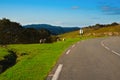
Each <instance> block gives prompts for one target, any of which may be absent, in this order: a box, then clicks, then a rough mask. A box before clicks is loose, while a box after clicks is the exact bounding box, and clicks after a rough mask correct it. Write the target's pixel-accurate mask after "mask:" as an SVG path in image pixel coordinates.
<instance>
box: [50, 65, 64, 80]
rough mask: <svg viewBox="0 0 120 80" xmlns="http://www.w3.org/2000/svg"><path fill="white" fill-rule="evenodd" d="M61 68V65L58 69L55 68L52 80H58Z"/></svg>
mask: <svg viewBox="0 0 120 80" xmlns="http://www.w3.org/2000/svg"><path fill="white" fill-rule="evenodd" d="M62 67H63V64H59V66H58V68H57V70H56V72H55V74H54V76H53V78H52V80H57V79H58V77H59V74H60V72H61V70H62Z"/></svg>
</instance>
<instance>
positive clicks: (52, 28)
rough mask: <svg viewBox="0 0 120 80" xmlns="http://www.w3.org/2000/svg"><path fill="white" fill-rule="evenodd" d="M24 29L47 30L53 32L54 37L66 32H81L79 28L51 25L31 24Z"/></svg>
mask: <svg viewBox="0 0 120 80" xmlns="http://www.w3.org/2000/svg"><path fill="white" fill-rule="evenodd" d="M23 27H24V28H35V29H38V30H39V29H47V30H49V31H50V32H51V34H53V35H59V34H63V33H66V32H71V31H75V30H79V29H80V28H79V27H62V26H53V25H50V24H30V25H24V26H23Z"/></svg>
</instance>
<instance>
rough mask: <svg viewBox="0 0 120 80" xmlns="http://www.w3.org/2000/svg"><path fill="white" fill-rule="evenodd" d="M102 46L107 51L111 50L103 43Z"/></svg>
mask: <svg viewBox="0 0 120 80" xmlns="http://www.w3.org/2000/svg"><path fill="white" fill-rule="evenodd" d="M101 45H102V46H103V47H104V48H105V49H107V50H110V48H108V47H107V46H105V45H104V43H103V41H102V42H101Z"/></svg>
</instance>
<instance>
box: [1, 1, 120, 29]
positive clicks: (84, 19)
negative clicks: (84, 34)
mask: <svg viewBox="0 0 120 80" xmlns="http://www.w3.org/2000/svg"><path fill="white" fill-rule="evenodd" d="M119 4H120V0H1V1H0V19H2V18H8V19H10V20H12V21H16V22H19V23H20V24H22V25H27V24H51V25H58V26H68V27H69V26H72V27H73V26H79V27H84V26H88V25H93V24H97V23H101V24H106V23H112V22H120V5H119Z"/></svg>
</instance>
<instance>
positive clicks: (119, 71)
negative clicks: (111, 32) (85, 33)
mask: <svg viewBox="0 0 120 80" xmlns="http://www.w3.org/2000/svg"><path fill="white" fill-rule="evenodd" d="M47 80H120V37H110V38H104V39H103V38H102V39H101V38H100V39H91V40H86V41H81V42H79V43H76V44H75V45H73V46H71V47H70V48H69V49H68V50H67V51H66V52H65V54H64V55H63V56H62V57H61V58H60V60H59V61H58V63H57V65H56V66H55V68H54V69H53V70H52V72H51V73H50V74H49V77H48V78H47Z"/></svg>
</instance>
